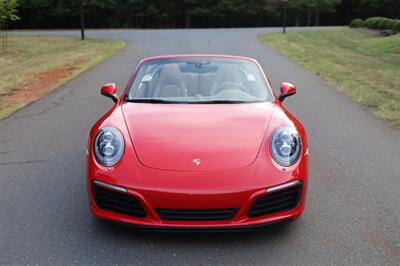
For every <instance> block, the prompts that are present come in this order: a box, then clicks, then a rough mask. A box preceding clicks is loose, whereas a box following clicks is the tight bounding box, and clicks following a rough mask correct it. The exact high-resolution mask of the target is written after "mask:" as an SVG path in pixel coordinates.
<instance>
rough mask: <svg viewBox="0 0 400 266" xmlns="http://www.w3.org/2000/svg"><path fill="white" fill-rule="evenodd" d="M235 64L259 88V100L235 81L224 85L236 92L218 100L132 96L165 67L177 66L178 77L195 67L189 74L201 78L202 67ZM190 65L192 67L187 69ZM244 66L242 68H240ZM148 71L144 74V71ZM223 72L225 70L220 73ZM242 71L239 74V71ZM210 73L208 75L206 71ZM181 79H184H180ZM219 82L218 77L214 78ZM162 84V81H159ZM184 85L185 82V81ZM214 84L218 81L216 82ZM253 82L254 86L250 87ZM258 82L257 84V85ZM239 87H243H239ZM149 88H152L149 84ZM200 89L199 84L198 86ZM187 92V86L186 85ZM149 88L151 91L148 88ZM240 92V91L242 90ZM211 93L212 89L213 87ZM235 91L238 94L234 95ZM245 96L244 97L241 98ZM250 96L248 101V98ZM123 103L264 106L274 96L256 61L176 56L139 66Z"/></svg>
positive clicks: (202, 97) (147, 61) (148, 61)
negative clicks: (242, 104)
mask: <svg viewBox="0 0 400 266" xmlns="http://www.w3.org/2000/svg"><path fill="white" fill-rule="evenodd" d="M223 64H225V65H232V66H235V67H237V69H238V70H239V69H240V70H241V72H243V74H242V75H244V76H245V77H246V79H245V81H247V82H249V83H250V85H252V86H254V87H256V86H258V87H256V88H255V89H256V90H258V91H256V92H257V93H258V94H263V95H261V96H260V97H257V96H254V95H251V94H250V93H249V89H248V88H247V87H245V86H244V85H243V83H241V84H237V83H239V82H237V83H235V82H229V81H227V82H225V83H232V84H227V85H226V86H229V85H230V86H233V87H234V88H235V91H233V90H234V89H232V88H233V87H232V88H231V89H230V94H228V95H229V97H226V96H223V97H221V98H218V97H215V96H216V95H217V94H214V95H208V96H207V95H199V94H197V95H193V96H189V95H187V96H186V95H185V96H184V97H171V96H168V97H155V95H151V97H137V96H135V95H134V96H133V97H131V96H132V93H134V94H137V93H138V90H139V89H140V86H143V83H144V82H149V83H150V82H151V81H152V79H153V78H154V73H156V72H157V71H159V70H160V69H162V68H163V67H165V66H166V65H177V66H178V68H179V70H180V72H179V75H182V76H183V75H184V74H185V73H186V72H184V71H185V70H183V71H182V65H183V66H184V67H187V68H190V67H192V68H193V69H197V71H199V72H194V73H192V72H190V71H187V72H188V73H191V74H198V76H199V79H200V75H201V74H202V73H201V71H202V68H204V69H206V70H204V71H207V69H208V71H210V73H211V72H212V71H213V70H212V68H214V69H217V70H215V71H214V72H217V71H218V68H220V66H221V65H223ZM188 66H189V67H188ZM239 66H240V67H242V68H239ZM157 68H158V70H154V72H153V73H151V71H150V74H148V71H149V69H157ZM244 68H247V69H246V70H249V71H248V72H245V71H244V70H242V69H244ZM250 70H251V71H252V72H251V71H250ZM143 71H145V72H143ZM221 72H222V70H221ZM238 72H240V71H238ZM204 73H207V74H209V73H208V72H204ZM147 75H152V76H151V77H146V76H147ZM216 75H217V73H214V76H216ZM180 78H181V79H182V77H180ZM214 79H216V77H214ZM157 82H159V81H157ZM182 82H183V79H182ZM213 82H214V83H215V81H213ZM251 82H253V84H251ZM256 83H257V84H256ZM239 85H240V86H239ZM148 86H150V85H148ZM198 86H199V88H198V89H201V88H200V85H198ZM184 87H185V90H186V91H188V89H186V85H184ZM147 89H149V88H147ZM239 89H241V90H239ZM210 90H211V88H210ZM227 90H228V89H226V90H225V91H224V90H222V91H221V92H218V93H219V94H223V93H225V92H226V91H227ZM233 92H235V93H233ZM232 95H235V97H232ZM242 97H245V98H242ZM246 97H247V98H246ZM122 100H123V101H124V102H135V103H153V104H154V103H159V104H241V103H261V102H271V101H273V93H272V89H271V87H270V84H268V81H267V79H266V77H265V74H264V72H263V70H262V69H261V67H260V65H259V64H258V63H257V62H256V61H255V60H251V59H247V58H236V57H222V56H221V57H217V56H177V57H156V58H151V59H146V60H144V61H142V62H140V63H139V65H138V66H137V68H136V70H135V72H134V74H133V76H132V78H131V79H130V81H129V82H128V85H127V88H126V91H125V94H124V96H123V98H122Z"/></svg>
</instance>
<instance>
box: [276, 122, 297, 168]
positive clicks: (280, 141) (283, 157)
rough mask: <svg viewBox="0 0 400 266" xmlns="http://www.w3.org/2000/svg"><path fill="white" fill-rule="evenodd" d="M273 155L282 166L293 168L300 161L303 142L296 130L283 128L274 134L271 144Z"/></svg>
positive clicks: (288, 127)
mask: <svg viewBox="0 0 400 266" xmlns="http://www.w3.org/2000/svg"><path fill="white" fill-rule="evenodd" d="M270 150H271V155H272V157H273V158H274V160H275V161H276V162H277V163H279V164H280V165H282V166H291V165H293V164H294V163H295V162H296V161H297V160H298V159H299V157H300V156H299V155H300V150H301V141H300V137H299V134H298V133H297V131H296V129H295V128H293V127H291V126H282V127H280V128H278V129H277V130H275V132H274V133H273V134H272V138H271V143H270Z"/></svg>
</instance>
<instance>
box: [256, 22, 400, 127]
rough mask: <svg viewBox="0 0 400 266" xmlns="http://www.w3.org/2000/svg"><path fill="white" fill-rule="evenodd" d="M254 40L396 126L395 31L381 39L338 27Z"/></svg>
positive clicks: (399, 100)
mask: <svg viewBox="0 0 400 266" xmlns="http://www.w3.org/2000/svg"><path fill="white" fill-rule="evenodd" d="M259 39H260V40H261V41H262V42H264V43H265V44H267V45H268V46H270V47H273V48H275V49H277V50H279V51H280V52H281V53H282V54H283V55H285V56H286V57H288V58H289V59H291V60H293V61H295V62H296V63H298V64H299V65H301V66H302V67H304V68H306V69H308V70H310V71H312V72H313V73H315V74H317V75H318V76H320V77H321V78H322V79H324V80H326V81H327V82H328V83H329V84H331V85H333V86H334V87H336V88H337V89H338V90H340V91H342V92H344V93H345V94H346V95H348V96H350V97H351V98H352V99H354V100H355V101H356V102H358V103H360V104H362V105H364V106H366V107H368V108H370V109H371V110H373V112H374V113H376V114H377V115H378V116H380V117H382V118H383V119H385V120H386V121H388V122H389V123H390V124H392V125H394V126H396V127H400V34H397V35H393V36H390V37H380V36H379V34H377V32H375V31H369V30H365V29H348V28H338V29H329V30H304V31H297V32H289V33H287V34H286V35H283V34H279V33H266V34H262V35H260V36H259Z"/></svg>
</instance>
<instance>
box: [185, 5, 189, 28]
mask: <svg viewBox="0 0 400 266" xmlns="http://www.w3.org/2000/svg"><path fill="white" fill-rule="evenodd" d="M185 28H186V29H188V28H190V10H186V12H185Z"/></svg>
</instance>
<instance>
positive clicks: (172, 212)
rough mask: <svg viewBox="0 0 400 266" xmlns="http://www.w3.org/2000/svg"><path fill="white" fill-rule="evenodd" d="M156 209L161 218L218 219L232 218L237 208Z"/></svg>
mask: <svg viewBox="0 0 400 266" xmlns="http://www.w3.org/2000/svg"><path fill="white" fill-rule="evenodd" d="M156 211H157V213H158V215H159V216H160V218H161V219H162V220H174V221H218V220H231V219H233V217H234V216H235V214H236V212H237V211H238V209H237V208H231V209H193V210H192V209H156Z"/></svg>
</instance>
